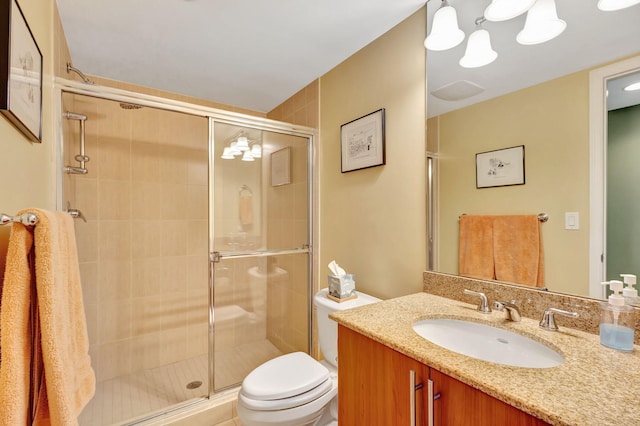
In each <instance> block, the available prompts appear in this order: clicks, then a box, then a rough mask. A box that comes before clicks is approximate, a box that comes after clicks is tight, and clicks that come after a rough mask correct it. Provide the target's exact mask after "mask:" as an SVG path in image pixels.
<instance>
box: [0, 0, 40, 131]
mask: <svg viewBox="0 0 640 426" xmlns="http://www.w3.org/2000/svg"><path fill="white" fill-rule="evenodd" d="M0 112H2V114H3V115H4V116H5V117H7V118H8V119H9V120H10V121H11V122H12V123H13V124H14V125H15V126H16V127H17V128H18V129H19V130H20V131H21V132H22V133H24V134H25V136H27V137H28V138H29V139H30V140H32V141H34V142H41V141H42V53H40V49H39V48H38V45H37V44H36V41H35V39H34V37H33V34H31V30H30V29H29V25H27V21H26V20H25V18H24V15H23V14H22V10H20V6H19V5H18V3H17V2H16V0H8V1H3V2H2V5H1V6H0Z"/></svg>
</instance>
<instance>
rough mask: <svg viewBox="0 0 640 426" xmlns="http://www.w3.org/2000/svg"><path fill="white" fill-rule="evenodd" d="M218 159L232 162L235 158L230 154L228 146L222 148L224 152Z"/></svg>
mask: <svg viewBox="0 0 640 426" xmlns="http://www.w3.org/2000/svg"><path fill="white" fill-rule="evenodd" d="M220 158H224V159H225V160H233V159H234V158H235V157H234V156H233V154H232V153H231V148H230V147H228V146H225V147H224V152H223V153H222V156H221V157H220Z"/></svg>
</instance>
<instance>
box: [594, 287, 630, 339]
mask: <svg viewBox="0 0 640 426" xmlns="http://www.w3.org/2000/svg"><path fill="white" fill-rule="evenodd" d="M602 285H609V287H610V288H611V290H612V291H613V294H612V295H611V296H609V302H608V303H607V302H601V303H600V308H601V312H600V344H602V345H604V346H607V347H609V348H613V349H617V350H620V351H632V350H633V341H634V335H633V333H634V326H635V324H634V315H633V308H632V307H631V306H628V305H625V303H624V296H622V295H621V294H620V292H621V291H622V288H623V284H622V281H618V280H611V281H609V282H603V283H602Z"/></svg>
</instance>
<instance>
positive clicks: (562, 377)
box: [330, 293, 640, 426]
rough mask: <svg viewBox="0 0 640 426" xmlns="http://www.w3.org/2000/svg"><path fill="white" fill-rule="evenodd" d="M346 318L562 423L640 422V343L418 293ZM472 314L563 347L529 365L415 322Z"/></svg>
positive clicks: (340, 317)
mask: <svg viewBox="0 0 640 426" xmlns="http://www.w3.org/2000/svg"><path fill="white" fill-rule="evenodd" d="M330 317H331V318H332V319H334V320H335V321H337V322H338V323H339V324H341V325H343V326H346V327H348V328H350V329H352V330H354V331H357V332H359V333H361V334H363V335H365V336H367V337H370V338H371V339H373V340H375V341H378V342H380V343H382V344H384V345H386V346H388V347H390V348H392V349H395V350H397V351H398V352H401V353H403V354H405V355H407V356H409V357H411V358H413V359H416V360H418V361H421V362H422V363H424V364H426V365H429V366H430V367H433V368H435V369H436V370H439V371H440V372H442V373H445V374H447V375H449V376H451V377H453V378H455V379H458V380H460V381H461V382H464V383H466V384H468V385H470V386H472V387H474V388H476V389H479V390H481V391H482V392H485V393H487V394H489V395H491V396H493V397H495V398H497V399H499V400H501V401H504V402H506V403H508V404H510V405H512V406H514V407H517V408H519V409H520V410H522V411H524V412H527V413H529V414H531V415H533V416H535V417H537V418H539V419H542V420H544V421H546V422H548V423H551V424H554V425H581V426H583V425H594V426H595V425H597V426H603V425H634V424H638V423H639V422H640V401H639V399H638V398H639V397H638V395H640V346H636V347H635V349H634V351H633V352H620V351H616V350H614V349H610V348H607V347H604V346H602V345H600V340H599V336H598V335H595V334H591V333H586V332H583V331H578V330H574V329H570V328H567V327H563V326H562V317H558V320H557V321H558V325H559V327H560V330H559V331H557V332H551V331H547V330H543V329H541V328H540V327H539V326H538V321H535V320H533V319H529V318H524V317H523V318H522V321H521V322H512V321H507V320H506V319H505V312H496V311H494V312H492V313H491V314H481V313H479V312H477V311H476V306H475V305H470V304H468V303H463V302H459V301H456V300H452V299H447V298H444V297H440V296H434V295H432V294H428V293H416V294H412V295H409V296H403V297H398V298H395V299H389V300H385V301H382V302H379V303H374V304H371V305H365V306H361V307H357V308H354V309H349V310H345V311H340V312H334V313H332V314H331V315H330ZM426 318H456V319H468V320H473V321H477V322H482V323H485V324H490V325H494V326H497V327H500V328H504V329H507V330H510V331H513V332H515V333H519V334H522V335H525V336H528V337H530V338H533V339H535V340H537V341H539V342H541V343H544V344H546V345H547V346H550V347H552V348H553V349H555V350H557V351H559V352H560V353H562V355H563V356H564V357H565V362H564V363H563V364H561V365H559V366H557V367H552V368H521V367H511V366H505V365H499V364H494V363H490V362H486V361H481V360H477V359H475V358H470V357H468V356H465V355H461V354H458V353H456V352H452V351H450V350H447V349H445V348H443V347H440V346H437V345H435V344H433V343H431V342H429V341H427V340H426V339H424V338H422V337H420V336H419V335H418V334H417V333H416V332H415V331H414V330H413V329H412V327H411V326H412V325H413V323H414V322H416V321H419V320H422V319H426Z"/></svg>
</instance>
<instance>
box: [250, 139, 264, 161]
mask: <svg viewBox="0 0 640 426" xmlns="http://www.w3.org/2000/svg"><path fill="white" fill-rule="evenodd" d="M251 156H252V157H253V158H261V157H262V147H261V146H260V145H258V144H257V143H256V144H253V146H252V147H251Z"/></svg>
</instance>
